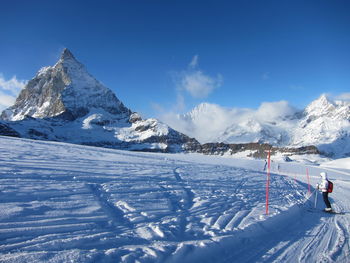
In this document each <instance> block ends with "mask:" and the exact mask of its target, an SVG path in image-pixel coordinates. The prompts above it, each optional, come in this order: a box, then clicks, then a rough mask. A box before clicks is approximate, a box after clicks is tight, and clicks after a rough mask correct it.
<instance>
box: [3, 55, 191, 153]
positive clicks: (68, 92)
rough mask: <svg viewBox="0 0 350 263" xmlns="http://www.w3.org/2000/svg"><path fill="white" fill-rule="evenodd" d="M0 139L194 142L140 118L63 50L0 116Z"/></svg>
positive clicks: (172, 146)
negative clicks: (55, 60)
mask: <svg viewBox="0 0 350 263" xmlns="http://www.w3.org/2000/svg"><path fill="white" fill-rule="evenodd" d="M1 118H2V120H3V121H2V122H1V123H0V132H1V134H3V135H12V136H20V137H24V138H34V139H43V140H53V141H63V142H72V143H78V144H87V145H98V146H104V147H112V148H122V149H131V150H147V151H181V150H182V149H183V148H186V147H187V146H186V145H187V144H192V143H194V144H196V143H198V142H197V141H196V140H194V139H191V138H189V137H187V136H186V135H184V134H181V133H179V132H177V131H175V130H173V129H172V128H170V127H169V126H167V125H165V124H164V123H161V122H159V121H158V120H156V119H147V120H143V119H142V118H141V117H140V115H139V114H137V113H135V112H132V111H131V110H130V109H128V108H127V107H125V106H124V104H123V103H122V102H121V101H120V100H119V99H118V98H117V97H116V95H115V94H114V93H113V92H112V91H111V90H110V89H108V88H107V87H105V86H104V85H102V84H101V83H100V82H99V81H97V80H96V79H95V78H94V77H93V76H92V75H90V74H89V73H88V72H87V70H86V68H85V67H84V65H82V64H81V63H80V62H78V61H77V60H76V59H75V57H74V56H73V54H72V53H71V52H70V51H69V50H68V49H64V51H63V53H62V55H61V57H60V59H59V60H58V62H57V63H56V64H55V65H54V66H52V67H44V68H42V69H40V70H39V72H38V73H37V74H36V76H35V77H34V78H33V79H32V80H30V81H29V82H28V84H27V85H26V86H25V88H24V89H23V90H22V91H21V93H20V94H19V96H18V98H17V100H16V102H15V104H14V105H13V106H12V107H10V108H8V109H6V110H4V111H3V112H2V114H1Z"/></svg>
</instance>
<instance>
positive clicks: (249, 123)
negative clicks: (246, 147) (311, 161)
mask: <svg viewBox="0 0 350 263" xmlns="http://www.w3.org/2000/svg"><path fill="white" fill-rule="evenodd" d="M176 121H178V122H179V123H180V125H179V126H177V125H176ZM176 121H174V122H173V123H172V126H173V127H174V128H175V129H178V130H179V131H181V132H184V133H186V134H187V135H189V136H191V137H195V138H197V139H198V140H199V141H200V142H201V143H209V142H219V143H221V142H223V143H226V144H232V143H236V144H237V143H268V144H271V145H273V146H278V147H304V146H310V145H315V146H317V147H318V148H319V149H320V150H321V151H323V152H325V153H327V154H329V155H334V156H336V157H339V156H349V155H350V103H349V102H346V101H332V100H330V99H329V98H327V96H326V95H321V96H320V97H319V98H318V99H317V100H315V101H313V102H312V103H310V105H309V106H307V107H306V108H305V110H303V111H298V110H296V109H294V108H292V107H290V106H289V105H287V103H286V102H277V103H265V104H263V105H262V106H261V107H260V108H259V109H257V110H256V111H254V110H251V109H227V108H223V107H221V106H218V105H215V104H209V103H203V104H200V105H198V106H197V107H195V108H194V109H193V110H192V111H190V112H189V113H186V114H183V115H178V116H177V120H176ZM182 127H186V129H183V128H182Z"/></svg>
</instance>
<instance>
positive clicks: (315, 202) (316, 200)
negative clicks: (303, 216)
mask: <svg viewBox="0 0 350 263" xmlns="http://www.w3.org/2000/svg"><path fill="white" fill-rule="evenodd" d="M317 192H318V191H317V190H316V196H315V208H316V204H317Z"/></svg>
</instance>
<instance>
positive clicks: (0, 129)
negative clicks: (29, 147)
mask: <svg viewBox="0 0 350 263" xmlns="http://www.w3.org/2000/svg"><path fill="white" fill-rule="evenodd" d="M0 135H4V136H11V137H20V135H19V133H18V132H16V131H15V130H14V129H12V128H10V127H9V126H8V125H6V124H4V123H1V122H0Z"/></svg>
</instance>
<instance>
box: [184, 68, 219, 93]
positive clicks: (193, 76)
mask: <svg viewBox="0 0 350 263" xmlns="http://www.w3.org/2000/svg"><path fill="white" fill-rule="evenodd" d="M221 83H222V77H221V76H220V75H218V76H217V77H216V78H213V77H210V76H208V75H205V74H203V72H201V71H199V70H197V71H194V72H187V73H185V74H184V75H183V77H182V79H181V82H180V88H182V89H184V90H186V91H187V92H188V93H190V94H191V96H192V97H194V98H197V99H201V98H206V97H208V95H209V94H210V93H212V92H213V90H215V89H216V88H218V87H220V86H221Z"/></svg>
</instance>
